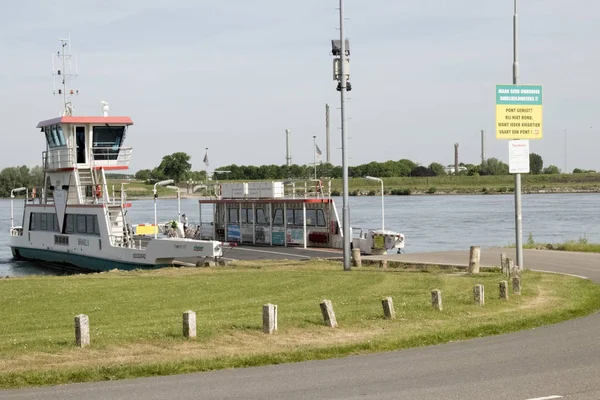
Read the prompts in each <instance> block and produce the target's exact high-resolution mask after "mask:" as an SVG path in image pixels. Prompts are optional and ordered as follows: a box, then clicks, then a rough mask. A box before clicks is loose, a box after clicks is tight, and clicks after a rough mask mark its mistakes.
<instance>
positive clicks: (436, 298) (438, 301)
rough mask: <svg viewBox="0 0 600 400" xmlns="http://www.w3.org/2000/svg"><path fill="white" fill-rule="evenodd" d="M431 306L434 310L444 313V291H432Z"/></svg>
mask: <svg viewBox="0 0 600 400" xmlns="http://www.w3.org/2000/svg"><path fill="white" fill-rule="evenodd" d="M431 305H432V306H433V308H436V309H438V310H439V311H442V309H443V308H442V291H441V290H439V289H435V290H432V291H431Z"/></svg>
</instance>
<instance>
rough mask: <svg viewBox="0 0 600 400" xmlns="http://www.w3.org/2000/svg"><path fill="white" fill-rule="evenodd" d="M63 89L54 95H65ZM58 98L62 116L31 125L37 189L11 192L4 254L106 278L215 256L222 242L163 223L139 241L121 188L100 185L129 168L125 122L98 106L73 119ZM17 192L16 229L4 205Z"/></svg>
mask: <svg viewBox="0 0 600 400" xmlns="http://www.w3.org/2000/svg"><path fill="white" fill-rule="evenodd" d="M64 49H65V45H64V41H63V47H62V51H64ZM58 54H59V55H61V52H58ZM64 56H65V55H64V54H63V65H64ZM63 71H65V70H64V68H63ZM59 75H62V76H64V73H63V74H59ZM64 82H65V81H64V80H63V88H62V93H60V94H66V93H67V91H66V90H67V88H66V85H65V83H64ZM71 92H72V91H70V93H71ZM64 99H65V101H64V111H63V113H62V114H63V115H62V116H60V117H58V118H52V119H48V120H44V121H41V122H40V123H38V125H37V128H38V129H39V130H40V132H41V133H42V136H43V137H44V139H45V141H46V151H44V152H43V153H42V162H43V170H44V184H43V187H41V188H31V189H30V188H25V187H22V188H16V189H13V190H12V192H11V228H10V247H11V250H12V254H13V256H14V257H15V258H21V259H28V260H36V261H42V262H48V263H51V264H54V265H63V266H69V267H71V268H76V269H82V270H89V271H106V270H111V269H115V268H116V269H136V268H157V267H163V266H169V265H172V264H173V262H174V261H176V260H179V259H187V260H188V262H189V260H190V259H191V260H198V261H202V260H204V259H216V258H218V257H220V256H222V243H220V242H218V241H214V240H196V239H193V238H186V237H185V235H183V234H177V230H175V234H174V233H173V232H174V230H173V229H171V228H170V227H169V226H165V225H164V224H157V223H155V224H152V225H149V226H144V229H145V232H143V233H144V234H140V233H138V232H137V229H136V230H134V228H133V225H132V223H131V222H130V220H129V217H128V215H127V211H128V209H129V207H131V203H128V202H127V196H126V192H125V190H124V187H123V186H122V190H121V191H120V193H119V195H118V196H114V194H113V195H112V196H111V194H110V193H109V190H108V185H107V179H106V171H115V170H127V169H128V168H129V160H130V157H131V153H132V148H131V147H124V146H123V143H124V140H125V137H126V134H127V133H129V128H130V127H131V126H132V125H133V121H132V120H131V118H130V117H125V116H121V117H116V116H109V115H108V111H109V107H108V103H106V102H103V105H102V112H103V114H102V115H100V116H76V115H73V107H72V105H71V103H70V102H67V101H66V97H64ZM38 189H39V190H38ZM19 193H24V194H25V199H24V202H25V205H24V210H23V216H22V224H21V225H19V226H16V225H15V224H14V221H15V218H14V215H13V209H14V208H13V204H12V202H13V201H14V200H15V197H16V195H18V194H19ZM148 228H150V231H149V232H148ZM175 228H176V227H175ZM140 229H141V228H140ZM179 231H181V229H179ZM147 233H150V234H147Z"/></svg>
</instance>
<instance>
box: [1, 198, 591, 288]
mask: <svg viewBox="0 0 600 400" xmlns="http://www.w3.org/2000/svg"><path fill="white" fill-rule="evenodd" d="M335 201H336V205H337V208H338V214H339V216H340V218H342V199H341V198H335ZM349 204H350V220H351V226H352V227H360V228H379V227H380V226H381V197H380V196H373V197H370V196H364V197H350V201H349ZM157 208H158V220H159V221H167V220H171V219H177V200H176V199H174V200H171V199H160V200H159V202H158V206H157ZM14 210H15V211H14V215H15V224H16V225H21V221H22V215H23V202H22V201H15V203H14ZM153 210H154V208H153V201H152V200H134V201H132V207H131V209H130V210H129V216H130V219H131V222H132V223H133V224H137V223H153V222H154V211H153ZM181 212H182V213H184V214H186V215H187V216H188V221H189V222H190V223H197V222H198V221H199V208H198V201H197V199H182V200H181ZM211 212H212V206H203V208H202V220H203V222H208V221H212V215H211ZM514 221H515V218H514V195H473V196H463V195H460V196H386V197H385V228H386V229H392V230H396V231H399V232H401V233H403V234H404V235H405V236H406V249H405V251H406V252H410V253H416V252H427V251H444V250H464V249H468V248H469V246H481V247H494V246H507V245H510V244H514V243H515V222H514ZM0 226H2V227H3V228H2V230H1V231H0V276H22V275H33V274H38V275H39V274H46V275H56V274H58V273H59V272H58V271H56V270H53V269H50V268H48V267H44V266H41V265H38V264H34V263H30V262H25V261H15V260H13V259H12V255H11V252H10V248H9V247H8V243H9V227H10V200H6V199H2V200H0ZM529 234H531V235H533V239H534V240H535V241H536V242H551V243H557V242H564V241H566V240H578V239H579V238H583V237H585V238H587V239H588V240H589V241H590V242H595V243H599V242H600V194H597V193H589V194H572V193H568V194H534V195H523V242H527V238H528V236H529Z"/></svg>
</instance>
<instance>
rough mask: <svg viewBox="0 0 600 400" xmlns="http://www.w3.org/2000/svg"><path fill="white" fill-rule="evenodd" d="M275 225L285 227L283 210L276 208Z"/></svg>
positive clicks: (274, 214)
mask: <svg viewBox="0 0 600 400" xmlns="http://www.w3.org/2000/svg"><path fill="white" fill-rule="evenodd" d="M273 225H283V208H276V209H275V212H274V213H273Z"/></svg>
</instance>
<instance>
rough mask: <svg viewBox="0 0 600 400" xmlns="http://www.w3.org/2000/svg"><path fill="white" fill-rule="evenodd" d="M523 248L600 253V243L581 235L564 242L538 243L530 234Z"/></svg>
mask: <svg viewBox="0 0 600 400" xmlns="http://www.w3.org/2000/svg"><path fill="white" fill-rule="evenodd" d="M513 247H514V246H513ZM523 248H525V249H538V250H559V251H580V252H584V253H600V243H589V241H588V240H587V238H586V237H581V238H579V239H578V240H568V241H566V242H563V243H536V242H535V240H534V239H533V236H531V235H529V239H528V240H527V243H525V244H524V245H523Z"/></svg>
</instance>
